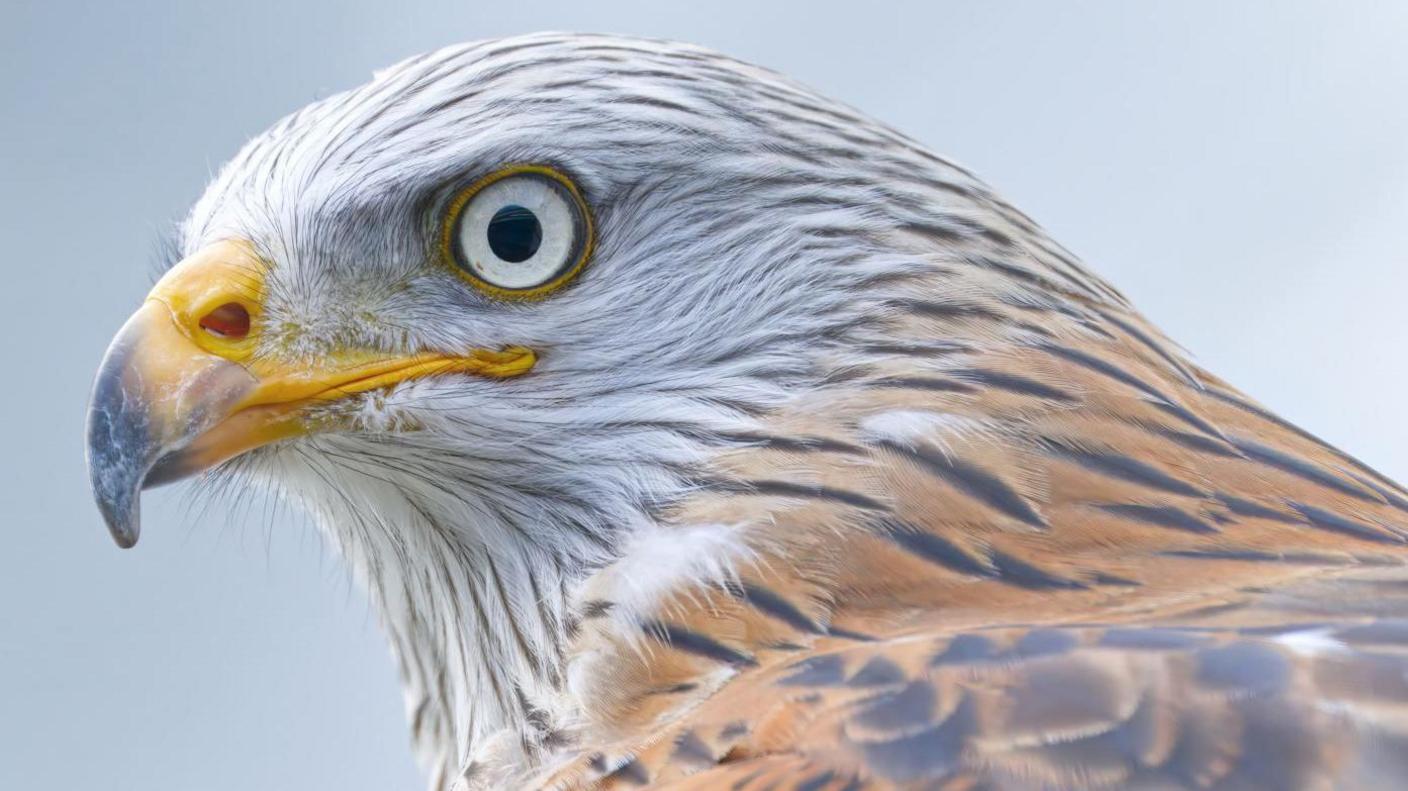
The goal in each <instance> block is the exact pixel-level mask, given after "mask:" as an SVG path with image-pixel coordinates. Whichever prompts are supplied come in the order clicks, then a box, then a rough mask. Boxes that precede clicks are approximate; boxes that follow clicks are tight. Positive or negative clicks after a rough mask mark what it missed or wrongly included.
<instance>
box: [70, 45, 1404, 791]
mask: <svg viewBox="0 0 1408 791" xmlns="http://www.w3.org/2000/svg"><path fill="white" fill-rule="evenodd" d="M179 247H180V252H181V256H182V258H183V260H181V261H180V262H179V263H177V264H176V265H175V266H173V267H172V268H170V269H169V271H167V272H166V273H165V275H164V276H163V277H162V278H161V279H160V280H159V282H158V283H157V284H156V286H155V287H154V288H153V289H152V291H151V294H150V296H149V297H148V298H147V299H146V301H145V302H144V303H143V304H142V305H141V306H140V307H139V308H138V309H137V311H136V312H135V313H134V314H133V315H132V317H131V319H130V320H129V321H128V322H127V323H126V325H124V326H123V328H122V329H121V330H120V331H119V333H118V335H117V337H116V339H115V340H114V341H113V343H112V346H111V348H110V350H109V351H108V354H107V356H106V358H105V359H104V361H103V363H102V366H101V369H100V371H99V373H98V377H97V382H96V384H95V387H94V392H93V397H92V405H91V411H90V414H89V423H88V432H89V434H88V442H89V445H88V454H89V456H88V459H89V465H90V471H91V477H92V486H93V490H94V493H95V496H96V499H97V502H98V505H99V506H100V508H101V510H102V513H103V515H104V517H105V519H106V521H107V523H108V525H109V527H110V528H111V532H112V535H113V536H114V537H115V538H116V540H117V542H118V543H119V544H121V545H122V546H131V545H132V544H133V543H135V542H136V540H137V535H138V526H139V516H138V502H139V493H140V490H141V489H143V488H147V487H151V486H156V485H160V484H163V483H167V482H169V481H174V480H177V479H179V478H183V477H186V476H190V475H193V474H196V473H203V474H204V477H203V478H201V479H200V481H201V483H200V484H198V485H200V486H205V487H214V488H218V489H224V490H229V489H238V490H243V489H244V488H245V487H261V488H264V489H267V490H270V491H273V492H276V493H277V496H279V497H281V498H283V499H285V500H287V501H289V502H292V503H296V504H298V505H300V506H301V507H303V508H304V509H306V511H307V512H308V513H309V514H310V515H311V516H312V518H313V519H314V520H315V521H316V523H317V524H318V525H319V526H320V529H321V530H322V531H323V532H324V533H325V534H326V535H327V537H328V538H329V539H330V542H331V544H332V545H333V546H335V547H336V549H337V550H338V551H339V552H340V554H341V555H342V556H343V557H345V559H346V561H347V563H348V564H350V567H351V569H352V570H353V573H354V574H355V576H356V578H357V579H358V580H359V581H360V582H361V583H362V584H363V585H364V586H365V588H366V590H367V591H368V592H369V594H370V596H371V598H372V599H373V601H374V602H375V606H376V608H377V610H378V611H379V614H380V620H381V622H382V624H383V626H384V629H385V632H386V634H387V636H388V638H389V642H390V644H391V647H392V649H393V651H394V653H395V656H396V659H397V661H398V663H399V667H400V671H401V676H402V680H403V683H404V689H405V698H406V705H407V710H408V716H409V719H410V726H411V730H412V733H413V741H414V745H415V747H416V750H417V753H418V755H419V758H420V760H421V761H422V762H423V764H424V766H425V767H426V769H427V771H428V773H429V774H430V784H431V787H432V788H434V789H450V788H458V789H462V788H511V789H517V788H552V789H620V788H631V787H636V786H646V785H648V786H650V787H654V788H665V789H712V788H731V789H810V790H811V791H818V790H819V789H829V790H831V791H836V789H862V788H865V789H888V788H946V789H979V788H985V789H1114V788H1130V789H1268V790H1271V789H1274V790H1276V791H1283V790H1284V789H1320V788H1326V789H1328V788H1372V787H1378V788H1388V787H1398V788H1402V787H1408V617H1405V614H1406V613H1405V610H1406V609H1408V571H1406V570H1405V561H1408V492H1405V490H1404V489H1403V487H1401V486H1399V485H1398V484H1396V483H1394V482H1393V481H1391V480H1389V479H1387V478H1385V477H1384V476H1383V475H1380V474H1379V473H1377V472H1375V471H1374V470H1372V469H1370V468H1369V467H1367V466H1365V465H1364V464H1362V463H1360V462H1359V461H1356V460H1355V459H1354V458H1351V457H1350V456H1349V455H1346V454H1345V453H1343V452H1341V451H1339V450H1336V449H1335V448H1332V447H1330V446H1329V445H1327V444H1326V443H1324V442H1322V441H1320V440H1318V439H1316V438H1315V437H1314V436H1312V435H1311V434H1309V433H1307V432H1306V431H1303V430H1301V429H1299V428H1297V427H1296V426H1294V425H1292V424H1290V423H1288V422H1287V421H1285V420H1283V419H1281V418H1280V417H1277V416H1276V415H1275V414H1273V413H1271V412H1269V411H1268V410H1267V409H1265V408H1264V407H1262V406H1259V405H1258V404H1257V403H1255V402H1254V401H1252V400H1251V399H1249V398H1248V397H1246V396H1244V395H1243V394H1241V393H1240V392H1238V391H1237V390H1236V389H1235V388H1234V387H1232V386H1231V385H1229V384H1227V383H1225V382H1223V381H1222V380H1221V379H1219V378H1217V377H1216V376H1214V375H1213V374H1211V373H1209V372H1207V371H1205V370H1203V369H1202V368H1200V367H1199V366H1198V365H1196V364H1195V363H1193V362H1191V361H1190V359H1189V358H1188V356H1187V355H1186V354H1185V353H1184V352H1183V351H1181V350H1180V349H1179V348H1178V347H1177V346H1175V345H1174V344H1172V343H1171V342H1170V341H1169V340H1167V339H1166V338H1165V337H1164V336H1163V335H1162V334H1161V333H1160V332H1159V331H1158V330H1157V329H1156V328H1154V327H1153V326H1151V324H1150V323H1149V322H1148V321H1146V320H1145V319H1144V318H1143V317H1141V316H1140V314H1139V313H1138V312H1137V311H1136V310H1135V309H1134V308H1133V307H1131V305H1130V303H1129V302H1128V301H1127V300H1126V299H1125V298H1124V297H1123V296H1121V294H1120V293H1119V292H1118V291H1116V290H1115V289H1114V288H1113V287H1112V286H1110V285H1109V284H1107V283H1106V282H1105V281H1104V280H1102V279H1101V278H1100V277H1098V276H1097V275H1095V274H1093V273H1092V272H1091V271H1090V270H1089V269H1087V268H1086V267H1085V266H1084V265H1083V264H1082V263H1081V262H1080V261H1078V260H1077V259H1076V258H1075V257H1074V256H1073V255H1072V254H1071V253H1069V252H1067V251H1066V250H1065V249H1063V248H1062V247H1061V246H1060V245H1058V244H1057V243H1056V242H1054V241H1053V240H1052V239H1051V238H1049V237H1048V236H1047V234H1046V233H1044V232H1043V231H1042V230H1041V228H1040V227H1038V226H1037V225H1036V224H1035V223H1034V222H1033V221H1032V220H1031V219H1029V218H1028V217H1027V216H1026V215H1024V214H1023V213H1021V212H1020V211H1018V210H1017V209H1015V208H1013V206H1012V205H1010V204H1009V203H1007V202H1005V201H1004V200H1003V199H1002V198H1000V197H999V196H998V195H996V194H995V193H994V192H993V191H992V190H991V189H990V188H989V187H988V186H986V185H985V184H984V183H983V182H982V181H980V180H979V179H978V178H977V177H975V176H974V175H973V174H971V173H969V172H968V171H966V170H964V169H963V168H961V167H959V166H958V165H955V164H953V163H952V162H949V161H947V160H946V159H943V158H941V157H939V156H936V155H935V154H933V153H930V151H928V150H927V149H926V148H925V147H924V146H923V145H921V144H919V143H917V142H915V141H913V140H911V139H909V138H907V137H905V136H904V135H902V134H900V133H898V132H896V131H895V130H893V129H891V128H889V127H888V126H885V125H884V124H882V123H879V122H877V121H875V120H872V119H870V118H867V117H866V116H864V115H862V114H861V113H859V112H857V111H855V110H853V109H851V108H849V107H847V106H845V105H843V104H839V103H837V102H835V101H830V100H828V99H826V98H823V97H821V96H819V95H817V94H816V93H815V92H813V91H811V90H809V89H807V88H805V87H803V86H801V85H799V84H798V83H796V82H794V81H792V80H790V79H787V78H785V77H783V76H780V75H778V74H776V73H773V72H770V71H767V70H765V69H762V68H758V67H754V66H751V65H747V64H744V63H740V62H738V61H736V60H732V59H730V58H727V57H724V56H721V55H718V54H715V53H713V52H710V51H708V50H705V49H700V48H697V47H694V46H687V45H681V44H674V43H666V42H659V41H652V40H640V39H633V38H619V37H609V36H587V35H561V34H539V35H532V36H527V37H521V38H511V39H506V40H497V41H485V42H480V43H474V44H469V45H465V46H455V47H450V48H448V49H443V50H440V51H437V52H433V53H430V54H426V55H422V56H420V57H415V58H412V59H410V60H407V61H405V62H403V63H400V64H399V65H396V66H393V67H391V68H389V69H387V70H385V71H383V72H380V73H378V74H377V75H375V78H374V79H373V80H372V82H370V83H369V84H366V85H364V86H362V87H359V88H355V89H353V90H350V91H348V92H346V93H342V94H339V95H335V96H332V97H330V98H327V99H324V100H322V101H319V102H316V103H314V104H312V105H309V106H308V107H306V108H304V109H302V110H300V111H298V112H296V113H294V114H293V115H291V116H289V117H288V118H286V119H284V120H282V121H280V122H278V123H277V124H275V125H274V126H273V127H272V128H271V129H270V130H268V131H267V132H265V133H263V134H262V135H260V136H258V137H256V138H255V139H253V140H252V141H251V142H249V143H248V144H247V145H246V146H245V147H244V149H243V150H242V151H240V153H239V154H238V155H237V156H236V157H235V158H234V159H233V161H231V162H230V163H229V164H228V165H226V166H225V167H224V169H223V170H221V171H220V173H219V174H218V176H217V177H216V178H215V179H214V181H213V183H212V184H211V185H210V186H209V188H208V189H207V191H206V192H205V193H204V195H203V197H201V198H200V200H199V201H198V202H197V203H196V204H195V206H194V208H193V209H192V211H191V212H190V215H189V217H188V219H186V220H185V221H184V223H183V225H182V226H181V238H180V242H179Z"/></svg>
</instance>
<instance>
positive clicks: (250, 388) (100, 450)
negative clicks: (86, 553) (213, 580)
mask: <svg viewBox="0 0 1408 791" xmlns="http://www.w3.org/2000/svg"><path fill="white" fill-rule="evenodd" d="M265 271H266V269H265V265H264V263H263V262H262V261H261V260H260V259H259V258H258V256H256V255H255V253H254V251H253V248H252V247H251V246H250V245H249V244H248V243H246V242H239V241H232V242H220V243H218V244H215V245H212V246H210V247H207V248H205V249H203V250H201V251H199V252H197V253H196V254H194V255H192V256H191V257H190V258H187V259H186V260H184V261H182V262H181V263H179V264H177V265H176V266H175V267H174V268H172V269H171V271H170V272H168V273H166V275H165V276H164V277H163V278H162V279H161V280H160V281H159V282H158V283H157V284H156V286H155V287H154V288H153V289H152V291H151V293H150V294H149V295H148V296H147V300H146V302H145V303H143V305H142V307H141V308H139V309H138V310H137V312H136V313H134V314H132V317H131V318H129V319H128V320H127V323H125V324H124V325H122V329H121V330H119V331H118V333H117V337H115V338H114V339H113V341H112V344H111V345H110V346H109V347H108V350H107V354H106V355H104V357H103V362H102V364H101V366H100V367H99V368H98V376H97V380H96V381H95V382H94V384H93V395H92V400H91V401H90V403H89V407H88V454H87V455H88V474H89V478H90V481H91V484H92V488H93V497H94V499H95V500H96V501H97V503H98V510H99V511H101V512H102V515H103V519H104V520H105V521H106V522H107V525H108V529H109V530H110V531H111V532H112V537H113V540H115V541H116V542H117V544H118V546H121V547H124V548H126V547H131V546H133V545H134V544H136V543H137V537H138V534H139V532H140V529H141V514H140V511H141V508H140V506H141V502H140V492H141V490H142V489H147V488H151V487H153V486H160V485H162V484H166V483H171V482H173V481H177V480H180V479H182V478H185V477H187V476H190V475H194V474H196V473H198V472H201V471H203V470H207V469H209V468H211V467H213V466H215V465H217V464H219V463H221V462H223V461H226V460H228V459H231V458H234V457H235V456H238V455H239V454H241V453H244V452H246V451H249V450H252V449H254V448H258V447H261V446H263V445H267V444H269V443H271V442H277V441H279V440H283V439H289V438H292V437H298V436H303V435H306V434H311V433H316V432H318V431H326V430H330V429H334V428H336V427H337V426H335V425H333V424H332V422H331V421H330V420H329V419H326V418H324V419H321V420H320V419H318V418H316V417H313V416H311V415H310V414H309V409H308V408H309V407H310V406H313V405H315V404H319V403H327V402H329V401H335V400H337V399H341V398H345V397H347V396H350V395H354V394H356V393H362V392H366V391H369V390H375V389H379V388H384V387H389V386H391V385H394V384H396V383H398V382H403V381H406V380H408V379H414V378H419V377H424V376H432V375H441V374H450V373H469V374H476V375H479V376H487V377H509V376H517V375H520V374H523V373H527V372H528V371H529V370H530V369H531V368H532V367H533V365H534V363H535V362H536V358H535V356H534V354H533V352H532V351H531V350H529V349H524V348H522V347H510V348H507V349H505V350H503V351H490V350H485V349H472V350H469V351H467V352H466V353H464V354H461V355H446V354H415V355H408V356H393V355H386V354H381V353H375V352H371V351H367V350H358V349H349V350H345V351H339V352H336V353H333V354H329V355H326V356H324V357H323V358H321V359H319V360H316V361H313V362H306V363H302V364H298V365H291V364H289V363H285V362H280V361H278V360H275V359H273V358H271V357H260V356H257V355H256V351H257V350H258V349H259V332H260V329H261V328H260V322H259V317H260V305H261V302H260V299H261V296H262V284H263V279H264V273H265Z"/></svg>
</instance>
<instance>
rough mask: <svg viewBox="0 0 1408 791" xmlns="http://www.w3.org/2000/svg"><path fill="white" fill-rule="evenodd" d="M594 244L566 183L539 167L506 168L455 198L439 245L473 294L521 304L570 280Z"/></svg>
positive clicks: (576, 194)
mask: <svg viewBox="0 0 1408 791" xmlns="http://www.w3.org/2000/svg"><path fill="white" fill-rule="evenodd" d="M476 199H478V200H476ZM595 241H596V239H595V229H594V226H593V223H592V216H591V211H590V210H589V209H588V207H587V202H586V201H585V200H584V199H583V198H582V193H581V191H579V190H578V189H577V185H576V184H574V183H573V182H572V180H571V179H569V178H568V177H567V176H565V175H563V174H562V173H561V172H559V171H557V170H555V169H553V168H550V167H547V166H544V165H509V166H506V167H503V168H500V169H499V170H497V171H495V172H493V173H490V174H489V175H487V176H484V177H483V178H481V179H478V180H477V181H475V182H474V183H472V184H470V185H469V186H467V187H465V188H464V189H462V190H460V191H459V193H458V194H456V195H455V197H454V199H453V200H452V201H450V205H449V207H448V208H447V209H446V211H445V217H444V220H443V221H442V223H441V227H440V240H439V242H440V244H439V247H440V257H441V260H442V261H444V263H445V265H446V266H449V267H450V268H452V269H454V270H455V272H456V273H457V274H458V275H459V276H460V277H463V278H464V279H465V280H467V281H469V284H470V285H472V286H474V287H475V288H476V289H478V290H479V291H481V292H483V293H485V294H488V295H489V296H491V297H495V298H496V299H503V300H514V301H527V300H537V299H542V298H544V297H546V296H548V295H549V294H552V293H553V292H555V291H557V290H558V289H559V288H561V287H563V286H564V285H566V284H567V283H569V282H571V281H572V280H573V279H574V278H576V277H577V275H578V274H579V273H580V272H581V271H582V269H583V267H585V266H586V264H587V261H589V260H590V259H591V256H592V250H593V248H594V246H595Z"/></svg>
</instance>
